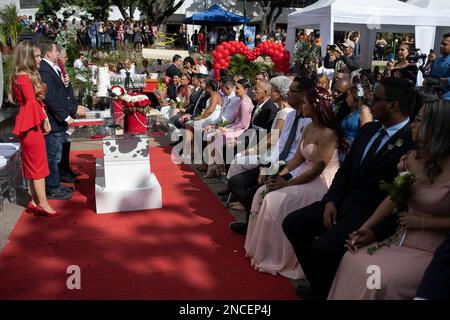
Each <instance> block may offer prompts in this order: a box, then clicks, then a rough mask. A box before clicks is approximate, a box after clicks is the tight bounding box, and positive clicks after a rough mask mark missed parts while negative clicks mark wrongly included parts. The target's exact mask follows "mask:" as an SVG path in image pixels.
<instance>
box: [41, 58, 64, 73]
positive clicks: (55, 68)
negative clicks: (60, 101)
mask: <svg viewBox="0 0 450 320" xmlns="http://www.w3.org/2000/svg"><path fill="white" fill-rule="evenodd" d="M42 60H44V61H45V62H47V63H48V64H49V65H50V66H51V67H52V68H53V70H55V72H56V74H57V75H58V77H60V74H61V69H60V68H59V66H58V64H57V63H53V62H52V61H50V60H47V59H45V58H43V59H42Z"/></svg>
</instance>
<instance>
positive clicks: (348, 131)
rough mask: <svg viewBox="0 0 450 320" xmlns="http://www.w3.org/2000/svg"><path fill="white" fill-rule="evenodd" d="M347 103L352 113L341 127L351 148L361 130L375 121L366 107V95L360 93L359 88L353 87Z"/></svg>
mask: <svg viewBox="0 0 450 320" xmlns="http://www.w3.org/2000/svg"><path fill="white" fill-rule="evenodd" d="M360 95H362V96H360ZM345 101H346V102H347V106H348V107H349V109H350V110H349V111H350V112H349V114H348V115H347V116H346V117H345V118H344V119H343V120H342V121H341V123H340V126H341V129H342V131H343V133H344V138H345V141H346V142H347V144H348V145H349V146H351V145H352V143H353V140H355V137H356V135H357V134H358V131H359V128H361V127H362V126H364V125H365V124H366V123H368V122H371V121H372V120H373V119H372V113H370V109H369V107H367V106H366V105H364V93H363V92H358V88H357V86H355V85H354V86H352V88H351V89H350V90H349V91H348V93H347V97H346V98H345Z"/></svg>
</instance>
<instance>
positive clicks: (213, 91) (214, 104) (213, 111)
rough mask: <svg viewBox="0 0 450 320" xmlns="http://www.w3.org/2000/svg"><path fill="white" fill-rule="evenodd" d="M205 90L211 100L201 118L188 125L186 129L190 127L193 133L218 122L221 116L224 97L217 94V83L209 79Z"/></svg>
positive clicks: (207, 102) (189, 122)
mask: <svg viewBox="0 0 450 320" xmlns="http://www.w3.org/2000/svg"><path fill="white" fill-rule="evenodd" d="M202 89H203V88H202ZM205 90H206V93H207V94H208V95H209V98H208V100H207V101H206V107H205V109H203V112H202V114H201V115H200V116H198V117H196V118H195V119H193V120H190V121H188V122H187V123H186V127H189V129H190V130H191V131H193V130H194V129H196V128H197V127H198V128H201V129H204V128H205V127H206V126H208V125H210V124H211V123H212V122H214V121H216V120H217V119H218V118H219V116H220V109H221V107H222V97H221V96H220V95H219V93H218V92H217V91H218V90H219V86H218V85H217V82H216V81H214V80H212V79H208V80H207V81H206V83H205Z"/></svg>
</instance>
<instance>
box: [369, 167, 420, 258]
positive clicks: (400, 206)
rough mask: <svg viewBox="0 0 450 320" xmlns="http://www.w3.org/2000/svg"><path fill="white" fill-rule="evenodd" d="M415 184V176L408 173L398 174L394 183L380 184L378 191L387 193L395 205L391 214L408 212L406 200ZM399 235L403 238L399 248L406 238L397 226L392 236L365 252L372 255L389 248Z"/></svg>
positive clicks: (404, 231) (404, 232)
mask: <svg viewBox="0 0 450 320" xmlns="http://www.w3.org/2000/svg"><path fill="white" fill-rule="evenodd" d="M415 182H416V175H415V174H414V173H413V172H410V171H404V172H402V173H400V174H399V175H398V176H397V177H396V178H395V179H394V183H388V182H386V181H381V182H380V189H381V190H383V191H386V192H387V193H388V195H389V197H390V198H391V200H392V202H393V203H394V205H395V208H394V210H393V211H392V214H394V215H396V216H398V214H399V213H400V212H404V211H407V210H408V199H409V197H410V196H411V194H412V186H413V184H414V183H415ZM401 233H403V237H402V239H401V240H400V244H399V246H401V245H402V243H403V240H404V239H405V236H406V230H404V228H403V227H402V226H401V225H399V226H398V228H397V230H396V232H395V234H394V235H393V236H391V237H389V238H387V239H386V240H384V241H383V242H380V243H378V244H377V245H376V246H375V247H369V248H368V249H367V252H368V253H369V254H373V253H374V252H375V251H377V250H378V249H379V248H382V247H385V246H388V247H389V246H391V245H392V244H393V243H394V242H395V241H396V240H397V239H398V237H399V235H400V234H401Z"/></svg>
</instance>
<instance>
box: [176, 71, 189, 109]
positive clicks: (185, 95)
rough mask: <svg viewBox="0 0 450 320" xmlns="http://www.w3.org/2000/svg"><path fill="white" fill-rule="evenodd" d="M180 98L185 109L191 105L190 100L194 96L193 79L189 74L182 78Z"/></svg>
mask: <svg viewBox="0 0 450 320" xmlns="http://www.w3.org/2000/svg"><path fill="white" fill-rule="evenodd" d="M177 94H178V97H180V98H182V99H183V100H184V103H183V108H185V107H186V106H188V105H189V99H190V97H191V94H192V88H191V78H190V76H189V75H188V74H187V73H183V75H182V76H181V85H180V86H179V87H178V93H177Z"/></svg>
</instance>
